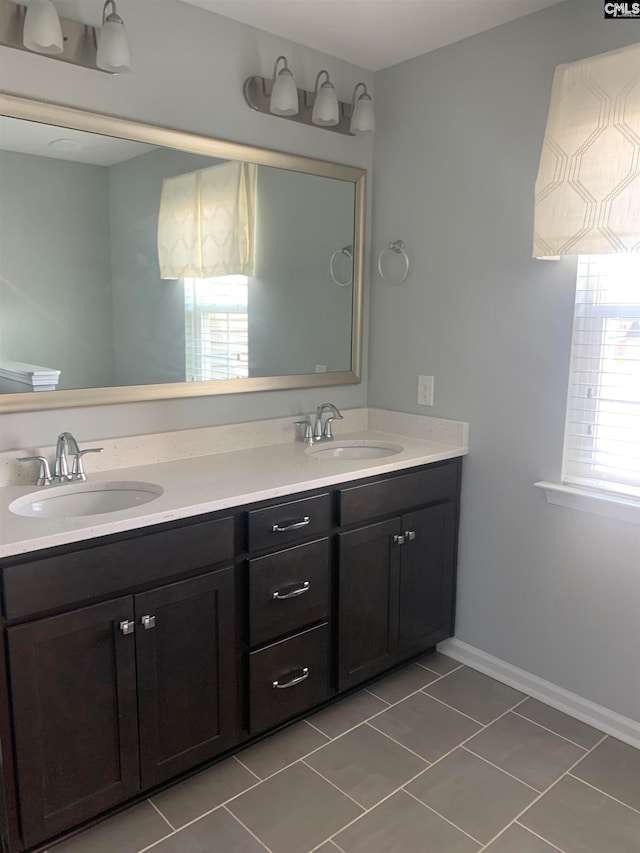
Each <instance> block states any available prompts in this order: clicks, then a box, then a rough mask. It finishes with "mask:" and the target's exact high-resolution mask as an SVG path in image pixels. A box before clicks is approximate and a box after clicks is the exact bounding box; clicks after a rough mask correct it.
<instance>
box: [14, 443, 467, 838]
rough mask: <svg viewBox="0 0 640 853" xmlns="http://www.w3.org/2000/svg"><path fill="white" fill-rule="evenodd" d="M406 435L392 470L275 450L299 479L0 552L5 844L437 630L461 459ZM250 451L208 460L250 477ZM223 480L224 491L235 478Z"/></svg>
mask: <svg viewBox="0 0 640 853" xmlns="http://www.w3.org/2000/svg"><path fill="white" fill-rule="evenodd" d="M396 438H397V437H396ZM408 444H409V445H413V446H414V450H413V459H414V460H415V464H412V461H411V454H409V458H408V457H407V452H406V451H405V452H404V453H401V454H398V456H397V457H396V458H397V459H398V462H397V463H396V464H397V466H398V469H397V470H390V468H392V467H393V466H392V465H391V466H390V465H389V464H388V460H377V465H375V464H372V463H371V462H369V463H349V464H344V463H342V465H340V464H338V463H336V462H329V463H327V464H324V463H314V461H313V460H312V459H310V457H309V456H308V455H305V451H304V448H303V447H302V446H300V445H296V446H295V447H290V446H286V447H280V448H275V449H274V450H273V451H272V452H271V454H270V456H271V457H273V456H274V454H275V456H276V457H277V456H278V454H280V455H281V456H282V457H283V458H284V456H285V455H287V454H289V456H291V455H292V454H293V457H292V458H293V459H294V461H293V462H292V463H291V466H292V467H291V470H294V469H296V470H300V469H303V470H304V477H305V478H306V479H305V483H307V485H309V484H311V483H313V479H312V478H311V474H310V471H311V472H312V474H315V476H316V478H317V483H318V485H317V487H316V488H307V489H305V490H301V489H300V485H301V483H300V482H298V483H297V485H293V484H292V485H291V487H290V491H289V492H287V491H286V488H285V486H284V483H283V482H280V484H279V485H278V487H277V488H276V490H275V491H276V493H277V494H276V496H275V497H274V496H272V497H270V498H268V499H265V500H254V501H252V502H248V501H246V500H242V499H237V502H236V503H233V502H232V500H233V499H232V496H231V495H232V487H231V485H227V486H226V488H227V492H228V497H227V499H226V501H225V502H224V503H225V506H224V507H223V508H222V509H217V510H215V511H206V510H205V511H203V506H206V505H204V504H200V505H199V506H198V510H197V511H196V512H195V514H191V515H188V516H187V517H184V518H178V519H175V518H174V519H173V520H169V521H165V520H164V519H165V518H167V517H168V513H167V511H166V505H163V504H162V501H163V500H165V498H166V494H165V495H164V496H163V498H159V499H158V501H157V502H156V506H159V507H160V508H159V509H157V510H156V512H155V514H154V513H153V512H151V509H152V508H153V507H154V504H149V507H150V509H149V510H145V509H144V508H139V509H138V510H137V511H134V512H133V516H134V517H133V518H132V517H131V512H130V513H128V514H127V513H117V514H116V515H117V516H118V517H120V516H124V517H125V518H127V519H128V520H127V522H126V525H125V526H126V527H128V528H129V529H122V530H120V531H118V530H117V527H118V525H117V523H116V524H115V528H116V532H110V533H109V534H108V535H105V534H104V532H103V531H104V530H105V529H109V530H111V529H113V527H114V525H113V524H112V525H111V527H109V525H105V524H102V525H100V524H96V521H99V520H100V519H99V518H98V517H97V516H93V519H92V526H88V522H87V523H85V525H84V529H83V530H82V531H81V532H80V533H79V534H78V532H77V531H74V530H73V525H72V524H70V523H69V520H67V522H66V523H65V524H61V523H58V524H57V525H55V524H54V525H53V526H51V525H49V527H50V528H51V529H50V530H49V534H50V535H49V538H36V539H34V540H33V541H32V542H31V543H29V544H27V545H22V546H17V545H15V546H14V547H10V548H9V550H13V551H14V552H15V553H12V554H10V555H9V556H5V557H4V558H3V559H2V561H1V562H0V565H1V571H2V590H3V599H2V601H3V612H2V619H3V627H2V643H3V646H4V654H3V656H2V666H3V673H2V678H3V679H4V680H5V683H6V689H5V690H4V691H3V697H4V698H3V700H2V707H1V708H0V736H1V738H2V753H3V762H4V766H3V771H4V792H5V799H6V815H7V820H6V831H5V833H4V835H3V843H4V845H5V848H6V849H7V850H10V851H12V853H13V851H20V850H23V849H29V848H32V847H38V846H40V845H43V844H44V843H45V842H46V841H47V840H48V839H51V838H54V837H55V836H57V835H60V834H62V833H65V832H67V831H69V830H71V829H73V828H74V827H76V826H78V825H80V824H82V823H83V822H86V821H89V820H91V819H92V818H95V817H96V816H98V815H100V814H102V813H104V812H106V811H108V810H109V809H112V808H114V807H117V806H119V805H122V804H123V803H126V802H127V801H134V800H135V798H136V797H139V796H140V795H143V794H147V793H148V792H149V791H151V790H153V789H155V788H157V786H159V785H162V784H164V783H167V782H168V781H169V780H172V779H175V778H177V777H179V776H180V775H181V774H185V773H188V772H189V771H192V770H193V769H195V768H197V767H201V766H203V765H204V764H206V763H207V762H211V761H212V760H215V759H216V758H217V757H219V756H222V755H225V754H228V753H229V752H230V751H233V750H234V749H237V748H239V747H240V746H243V745H246V743H247V742H249V741H251V740H252V739H253V738H256V737H259V736H262V735H264V734H265V733H266V732H268V731H270V730H272V729H275V728H276V727H278V726H280V725H282V724H285V723H286V722H288V721H290V720H292V719H295V718H296V717H297V716H299V715H301V714H305V713H307V712H309V710H311V709H312V708H314V707H316V706H320V705H322V704H323V703H326V702H328V701H330V700H332V699H333V698H334V697H337V696H339V695H340V694H342V693H343V692H345V691H348V690H350V689H352V688H354V687H357V686H358V685H361V684H364V683H366V682H367V681H368V680H369V679H371V678H373V677H375V676H377V675H379V674H380V673H382V672H385V671H387V670H389V669H391V668H393V667H394V666H396V665H397V664H399V663H401V662H403V661H407V660H409V659H411V658H412V657H413V656H415V655H418V654H420V653H422V652H424V651H426V650H428V649H431V648H433V647H434V646H435V644H436V643H437V642H439V641H440V640H443V639H444V638H446V637H449V636H451V635H452V633H453V620H454V605H455V569H456V540H457V528H458V513H459V495H460V478H461V458H460V456H461V455H462V453H463V452H464V451H460V450H458V451H455V450H454V449H452V448H449V449H448V452H447V449H446V447H444V446H443V445H439V446H435V445H432V447H431V449H432V450H433V448H434V447H437V449H438V450H439V451H440V452H439V453H432V454H431V457H432V458H434V459H435V460H437V461H434V462H431V463H429V462H427V463H426V464H425V460H426V459H429V458H431V457H430V456H429V455H428V453H427V451H426V450H422V451H421V452H422V455H420V453H418V454H417V455H416V451H415V446H417V445H422V446H423V447H424V448H429V443H428V442H416V441H409V442H408ZM261 450H262V451H265V448H257V449H255V450H253V451H247V452H245V453H243V454H238V453H235V454H220V455H219V460H221V459H222V457H223V456H224V457H234V456H235V457H239V458H243V459H245V465H246V466H247V467H252V466H255V464H256V459H257V458H258V456H259V455H260V451H261ZM252 454H253V456H252ZM210 458H211V459H213V460H215V458H216V457H215V456H214V457H210ZM265 459H266V456H265ZM190 461H193V460H190ZM380 462H385V463H387V464H386V465H385V466H381V465H380ZM175 464H176V463H167V466H168V468H167V470H170V469H171V466H175ZM218 464H219V466H220V464H222V463H221V462H220V461H219V463H218ZM227 464H228V465H229V466H230V465H231V461H230V460H227ZM152 467H153V466H147V468H148V469H151V468H152ZM165 467H166V466H165ZM181 467H182V469H183V476H188V470H187V472H186V473H184V469H185V467H186V468H188V466H185V465H184V464H182V466H181ZM340 468H342V469H344V470H343V471H342V473H339V469H340ZM380 468H383V469H386V470H383V473H376V474H372V475H370V476H367V474H369V472H372V471H375V470H379V469H380ZM140 470H142V469H140ZM220 470H222V469H220ZM221 476H222V475H220V477H221ZM254 476H255V475H254ZM265 476H266V475H265ZM212 482H213V478H212ZM237 482H238V489H239V491H238V494H239V495H240V494H241V486H242V471H239V473H238V480H237ZM219 488H222V487H220V486H219ZM5 491H6V490H5ZM22 491H25V488H24V487H23V488H22ZM174 500H179V498H174ZM211 505H212V506H216V503H215V502H212V504H211ZM163 506H165V508H164V510H163ZM136 512H137V513H138V516H139V518H138V522H139V523H141V524H143V525H144V526H143V527H139V526H137V523H138V522H137V521H136V518H135V513H136ZM143 513H146V514H143ZM114 517H115V516H114ZM108 518H109V516H103V519H108ZM156 519H157V523H153V522H154V520H156ZM20 521H21V523H23V524H25V525H27V526H28V525H31V529H32V530H33V525H38V524H40V525H45V526H46V524H47V522H46V520H44V519H42V520H34V519H29V520H28V521H27V520H25V519H22V520H20ZM27 526H25V527H24V529H25V530H26V529H27ZM54 528H55V529H56V530H57V531H58V532H57V533H53V534H52V533H51V531H52V530H53V529H54ZM76 534H77V535H78V536H81V537H82V539H81V540H78V541H69V540H72V539H73V538H74V536H76ZM60 539H65V540H68V541H66V542H64V543H63V544H55V543H56V542H57V541H59V540H60ZM43 543H47V544H46V547H43ZM4 553H5V554H6V550H5V551H4Z"/></svg>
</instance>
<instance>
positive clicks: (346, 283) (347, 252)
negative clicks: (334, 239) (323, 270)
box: [329, 246, 353, 287]
mask: <svg viewBox="0 0 640 853" xmlns="http://www.w3.org/2000/svg"><path fill="white" fill-rule="evenodd" d="M338 255H346V256H347V257H348V258H349V260H350V261H351V270H352V272H351V278H350V279H349V281H340V279H338V278H336V274H335V270H334V268H333V264H334V262H335V259H336V258H337V257H338ZM329 269H330V271H331V278H332V279H333V280H334V281H335V283H336V284H337V285H338V287H349V285H350V284H351V282H352V281H353V247H352V246H343V247H342V248H341V249H336V250H335V252H334V253H333V255H331V262H330V263H329Z"/></svg>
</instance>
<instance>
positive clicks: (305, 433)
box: [294, 418, 313, 444]
mask: <svg viewBox="0 0 640 853" xmlns="http://www.w3.org/2000/svg"><path fill="white" fill-rule="evenodd" d="M294 423H295V425H296V426H297V427H300V435H301V436H302V437H301V439H300V441H304V442H305V444H313V427H312V426H311V421H310V420H309V418H305V419H304V420H302V421H294Z"/></svg>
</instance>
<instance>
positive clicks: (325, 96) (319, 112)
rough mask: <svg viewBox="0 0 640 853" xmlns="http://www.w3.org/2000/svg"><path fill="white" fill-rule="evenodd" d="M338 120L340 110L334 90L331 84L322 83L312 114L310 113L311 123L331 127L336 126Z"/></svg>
mask: <svg viewBox="0 0 640 853" xmlns="http://www.w3.org/2000/svg"><path fill="white" fill-rule="evenodd" d="M339 120H340V110H339V107H338V96H337V95H336V90H335V89H334V88H333V85H332V84H331V83H329V82H326V83H323V84H322V86H320V89H319V90H318V94H317V95H316V100H315V103H314V105H313V112H312V113H311V121H312V122H313V123H314V124H319V125H321V126H323V127H331V126H332V125H334V124H338V121H339Z"/></svg>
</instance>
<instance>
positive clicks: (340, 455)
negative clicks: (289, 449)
mask: <svg viewBox="0 0 640 853" xmlns="http://www.w3.org/2000/svg"><path fill="white" fill-rule="evenodd" d="M403 450H404V447H401V446H400V445H399V444H391V443H390V442H388V441H370V440H367V439H360V440H358V439H354V440H351V441H333V442H327V444H321V445H319V446H317V447H315V446H314V447H310V448H309V449H308V450H307V453H308V454H309V456H312V457H313V458H314V459H319V460H321V461H327V462H329V461H335V460H336V459H383V458H384V457H385V456H395V455H396V453H401V452H402V451H403Z"/></svg>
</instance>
